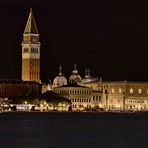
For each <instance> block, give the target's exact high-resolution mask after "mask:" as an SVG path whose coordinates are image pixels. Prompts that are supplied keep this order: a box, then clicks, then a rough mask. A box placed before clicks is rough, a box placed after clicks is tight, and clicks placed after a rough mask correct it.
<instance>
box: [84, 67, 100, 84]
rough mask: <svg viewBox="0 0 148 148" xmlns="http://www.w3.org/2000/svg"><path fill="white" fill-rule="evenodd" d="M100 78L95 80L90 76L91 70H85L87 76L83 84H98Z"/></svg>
mask: <svg viewBox="0 0 148 148" xmlns="http://www.w3.org/2000/svg"><path fill="white" fill-rule="evenodd" d="M97 81H98V78H94V77H91V76H90V69H86V70H85V76H84V78H83V79H82V81H81V83H89V82H97Z"/></svg>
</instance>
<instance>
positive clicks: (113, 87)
mask: <svg viewBox="0 0 148 148" xmlns="http://www.w3.org/2000/svg"><path fill="white" fill-rule="evenodd" d="M81 85H83V86H87V87H90V88H92V89H93V90H102V103H100V104H101V106H100V107H101V108H104V109H105V110H112V111H116V110H123V111H147V110H148V83H147V82H128V81H108V82H95V83H93V82H90V83H85V84H84V83H83V84H82V83H81Z"/></svg>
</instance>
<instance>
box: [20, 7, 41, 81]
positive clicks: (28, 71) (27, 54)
mask: <svg viewBox="0 0 148 148" xmlns="http://www.w3.org/2000/svg"><path fill="white" fill-rule="evenodd" d="M22 80H23V81H36V82H38V83H40V42H39V33H38V29H37V26H36V22H35V19H34V16H33V12H32V9H30V14H29V17H28V20H27V24H26V27H25V30H24V33H23V42H22Z"/></svg>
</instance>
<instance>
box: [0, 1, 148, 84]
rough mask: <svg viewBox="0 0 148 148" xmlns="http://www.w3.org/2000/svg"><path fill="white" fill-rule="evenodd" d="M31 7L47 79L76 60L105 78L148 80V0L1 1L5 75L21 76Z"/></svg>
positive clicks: (0, 72) (1, 70) (1, 69)
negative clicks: (23, 47)
mask: <svg viewBox="0 0 148 148" xmlns="http://www.w3.org/2000/svg"><path fill="white" fill-rule="evenodd" d="M30 7H32V9H33V13H34V16H35V20H36V23H37V27H38V30H39V33H40V42H41V79H42V80H43V81H47V80H48V79H51V80H52V79H53V78H54V77H55V76H56V75H57V74H58V67H59V65H60V64H61V65H62V66H63V71H64V73H65V76H66V77H68V76H69V74H70V73H71V71H72V70H73V64H74V63H76V64H77V69H78V71H79V73H80V75H81V76H82V77H83V76H84V74H85V68H90V70H91V75H92V76H94V77H95V76H96V77H99V76H101V77H102V78H103V79H104V80H125V79H126V80H136V81H148V1H146V0H145V1H142V0H141V1H139V0H124V1H123V0H117V1H112V0H102V1H100V0H42V1H41V0H40V1H39V0H38V1H37V0H34V1H29V0H1V3H0V19H1V20H0V51H1V54H0V78H5V79H7V78H9V79H20V78H21V50H22V49H21V42H22V34H23V31H24V29H25V25H26V21H27V18H28V15H29V11H30Z"/></svg>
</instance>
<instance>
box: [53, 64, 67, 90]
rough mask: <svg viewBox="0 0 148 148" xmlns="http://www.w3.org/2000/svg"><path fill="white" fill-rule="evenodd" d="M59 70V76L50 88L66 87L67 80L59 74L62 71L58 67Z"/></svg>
mask: <svg viewBox="0 0 148 148" xmlns="http://www.w3.org/2000/svg"><path fill="white" fill-rule="evenodd" d="M59 70H60V72H59V75H58V76H56V77H55V78H54V80H53V86H52V87H59V86H62V85H67V79H66V78H65V77H64V76H63V74H62V72H61V70H62V67H61V66H60V67H59Z"/></svg>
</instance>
